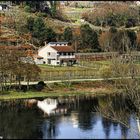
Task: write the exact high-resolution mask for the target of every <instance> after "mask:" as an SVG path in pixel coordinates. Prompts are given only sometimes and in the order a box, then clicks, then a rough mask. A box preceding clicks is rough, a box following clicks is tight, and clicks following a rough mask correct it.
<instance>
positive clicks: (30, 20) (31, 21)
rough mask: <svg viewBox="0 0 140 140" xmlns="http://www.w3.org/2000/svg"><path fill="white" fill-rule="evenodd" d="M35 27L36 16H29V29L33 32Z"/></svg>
mask: <svg viewBox="0 0 140 140" xmlns="http://www.w3.org/2000/svg"><path fill="white" fill-rule="evenodd" d="M33 27H34V18H33V17H29V18H27V29H28V30H29V31H30V32H33Z"/></svg>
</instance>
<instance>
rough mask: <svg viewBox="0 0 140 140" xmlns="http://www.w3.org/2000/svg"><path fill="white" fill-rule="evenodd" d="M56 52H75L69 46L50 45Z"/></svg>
mask: <svg viewBox="0 0 140 140" xmlns="http://www.w3.org/2000/svg"><path fill="white" fill-rule="evenodd" d="M51 47H52V48H53V49H55V50H56V51H57V52H75V51H74V49H73V48H72V47H71V46H51Z"/></svg>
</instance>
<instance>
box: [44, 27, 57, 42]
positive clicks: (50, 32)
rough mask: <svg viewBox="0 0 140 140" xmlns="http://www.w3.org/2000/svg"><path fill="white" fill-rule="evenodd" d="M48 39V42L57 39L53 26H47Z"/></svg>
mask: <svg viewBox="0 0 140 140" xmlns="http://www.w3.org/2000/svg"><path fill="white" fill-rule="evenodd" d="M46 37H47V38H46V39H47V41H48V42H51V41H56V33H55V32H54V31H53V29H52V28H47V29H46Z"/></svg>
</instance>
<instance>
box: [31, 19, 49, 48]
mask: <svg viewBox="0 0 140 140" xmlns="http://www.w3.org/2000/svg"><path fill="white" fill-rule="evenodd" d="M46 34H47V29H46V26H45V23H44V21H43V19H42V18H41V17H37V18H36V19H35V20H34V26H33V37H35V38H36V39H38V40H39V45H41V44H42V43H43V42H44V41H45V40H46Z"/></svg>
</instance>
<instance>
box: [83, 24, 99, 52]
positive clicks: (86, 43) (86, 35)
mask: <svg viewBox="0 0 140 140" xmlns="http://www.w3.org/2000/svg"><path fill="white" fill-rule="evenodd" d="M80 30H81V44H82V47H83V48H91V49H92V50H93V51H98V50H99V42H98V35H97V33H96V32H95V31H93V30H92V28H91V27H90V26H89V25H88V24H85V25H81V27H80Z"/></svg>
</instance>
